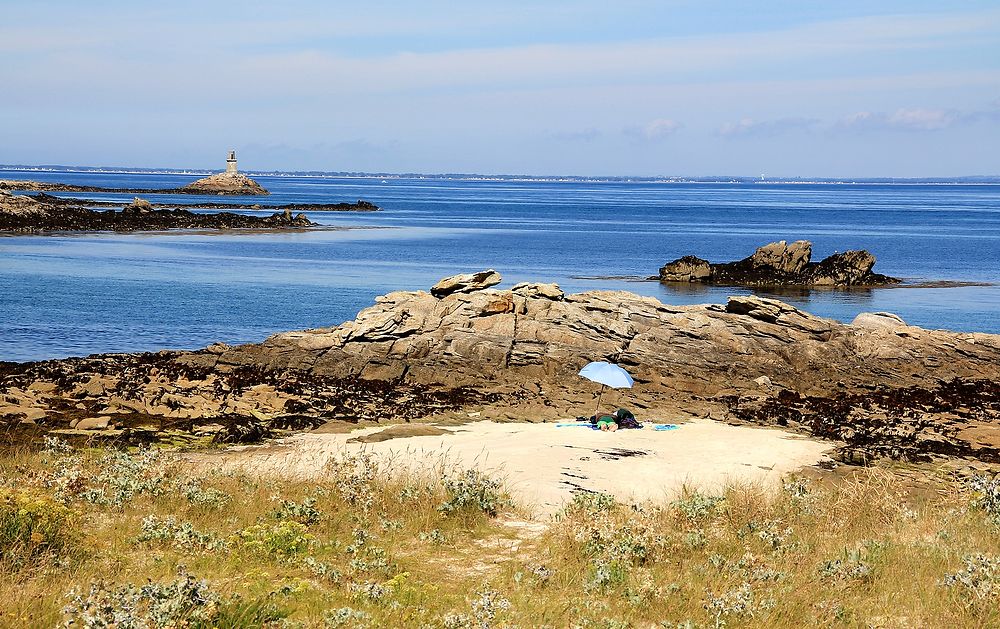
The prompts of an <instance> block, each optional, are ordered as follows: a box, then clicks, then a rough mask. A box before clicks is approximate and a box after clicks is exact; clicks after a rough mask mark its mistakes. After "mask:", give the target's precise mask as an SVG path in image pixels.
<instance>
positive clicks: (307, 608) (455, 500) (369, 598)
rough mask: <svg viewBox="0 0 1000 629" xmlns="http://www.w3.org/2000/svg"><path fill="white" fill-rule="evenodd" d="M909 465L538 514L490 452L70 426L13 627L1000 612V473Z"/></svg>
mask: <svg viewBox="0 0 1000 629" xmlns="http://www.w3.org/2000/svg"><path fill="white" fill-rule="evenodd" d="M991 483H992V484H991ZM903 487H904V483H903V482H902V481H901V478H900V476H899V475H898V474H897V473H895V472H894V471H893V470H891V469H888V468H880V467H873V468H862V469H858V470H856V471H855V472H854V473H852V474H848V475H846V477H844V478H840V479H838V480H836V481H833V480H831V481H829V482H823V483H818V482H807V481H805V480H802V479H789V480H788V482H786V484H785V487H784V489H783V490H781V491H777V492H775V491H767V490H764V489H763V488H760V487H755V486H751V485H734V486H731V487H728V488H727V489H726V490H725V491H724V492H723V493H721V494H720V495H705V494H702V493H698V492H696V491H689V492H687V493H686V494H685V495H683V496H681V497H680V498H678V499H677V500H676V501H675V502H673V503H669V504H659V505H654V504H644V505H628V504H621V503H619V502H617V501H615V500H614V499H612V498H611V497H609V496H606V495H595V494H582V495H579V496H578V497H577V499H576V500H575V501H574V502H573V503H572V504H571V505H568V506H567V508H566V509H565V510H564V512H562V513H561V514H560V515H559V517H558V518H556V519H555V520H554V521H553V522H551V524H550V526H548V527H547V528H545V529H544V530H543V531H542V532H540V533H539V532H536V533H528V532H525V531H531V530H534V529H531V528H530V527H517V526H513V524H517V522H516V520H517V519H518V518H519V517H521V515H522V514H521V513H520V512H519V511H518V510H517V508H516V507H515V506H513V505H512V503H511V502H510V500H509V496H507V495H505V494H504V492H503V489H502V487H501V485H500V484H499V483H498V482H497V481H496V480H494V479H491V478H489V477H487V476H484V475H482V474H479V473H477V472H469V471H458V472H456V473H454V474H451V475H449V476H447V477H442V478H416V477H406V476H399V475H398V474H395V473H392V472H390V471H389V470H387V469H383V468H380V466H379V465H378V463H377V462H376V461H375V460H374V459H371V458H369V457H366V456H364V455H361V456H357V457H353V458H345V459H341V460H339V461H337V462H335V463H334V464H332V465H330V466H329V467H328V468H327V469H326V470H325V474H324V476H323V478H322V479H321V480H320V481H318V482H310V483H304V482H295V481H280V480H274V479H267V478H261V477H250V476H240V475H215V474H212V473H209V472H204V473H196V472H194V471H193V470H191V469H190V468H189V467H185V466H184V465H181V464H179V463H178V462H177V461H176V460H175V459H174V458H173V456H172V455H171V454H170V453H159V452H153V451H132V452H108V451H104V450H100V449H94V450H72V449H68V448H65V447H63V446H61V445H60V444H57V443H54V442H53V443H50V444H49V448H48V449H47V450H45V451H42V452H28V451H24V452H20V453H18V454H16V455H14V456H12V457H9V458H6V459H4V460H3V461H2V462H0V601H3V604H2V605H0V626H3V627H56V626H70V627H104V626H111V625H113V626H116V627H119V628H126V627H168V626H170V627H246V626H268V627H323V628H325V627H390V626H391V627H428V628H431V627H439V628H445V627H453V628H459V627H469V628H471V627H476V628H480V629H484V628H493V627H514V626H518V627H539V626H549V627H603V628H609V629H610V628H624V627H637V628H639V627H642V628H645V627H670V628H676V627H723V626H725V627H803V626H809V627H922V626H928V627H929V626H935V627H938V626H949V627H990V626H998V625H1000V611H998V610H1000V530H998V526H1000V518H998V512H1000V507H998V506H997V505H998V504H1000V503H998V501H997V499H996V495H997V485H996V483H995V482H993V481H991V480H990V479H988V478H983V477H980V478H979V479H974V480H973V482H971V483H968V484H963V483H959V482H958V481H942V485H941V486H940V487H939V488H938V489H940V491H928V492H922V493H919V494H916V493H914V492H910V491H904V489H903ZM102 622H103V623H104V624H101V623H102Z"/></svg>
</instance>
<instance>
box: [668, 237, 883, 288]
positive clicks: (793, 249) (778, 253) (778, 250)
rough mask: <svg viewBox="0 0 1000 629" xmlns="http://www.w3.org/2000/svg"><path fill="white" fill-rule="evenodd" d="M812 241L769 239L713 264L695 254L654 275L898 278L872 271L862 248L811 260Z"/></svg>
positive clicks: (779, 280)
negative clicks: (737, 256) (750, 252)
mask: <svg viewBox="0 0 1000 629" xmlns="http://www.w3.org/2000/svg"><path fill="white" fill-rule="evenodd" d="M811 257H812V243H810V242H809V241H808V240H797V241H795V242H793V243H791V244H788V243H786V242H785V241H784V240H781V241H778V242H772V243H770V244H767V245H764V246H763V247H760V248H758V249H757V251H755V252H754V254H753V255H752V256H750V257H748V258H744V259H742V260H739V261H737V262H726V263H720V264H712V263H711V262H709V261H708V260H702V259H701V258H698V257H695V256H684V257H683V258H679V259H677V260H674V261H673V262H668V263H667V264H666V265H664V266H663V267H662V268H661V269H660V274H659V276H658V277H657V279H659V280H660V281H661V282H697V283H702V284H719V285H725V286H829V287H849V286H882V285H887V284H897V283H899V282H900V280H899V279H897V278H895V277H889V276H887V275H880V274H878V273H872V267H874V266H875V256H873V255H872V254H871V253H869V252H867V251H864V250H861V251H845V252H844V253H835V254H833V255H831V256H829V257H827V258H824V259H823V260H821V261H820V262H811V261H810V258H811Z"/></svg>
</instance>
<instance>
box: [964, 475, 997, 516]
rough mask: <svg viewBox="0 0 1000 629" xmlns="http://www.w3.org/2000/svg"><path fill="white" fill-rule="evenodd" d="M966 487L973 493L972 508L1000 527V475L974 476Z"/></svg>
mask: <svg viewBox="0 0 1000 629" xmlns="http://www.w3.org/2000/svg"><path fill="white" fill-rule="evenodd" d="M968 486H969V489H971V490H972V491H973V492H974V495H973V498H972V507H973V508H974V509H978V510H979V511H982V512H983V513H984V514H985V515H986V517H988V518H989V519H990V520H992V521H993V523H994V524H996V525H997V526H1000V474H997V475H996V476H990V475H989V474H976V475H975V476H973V477H972V478H970V479H969V481H968Z"/></svg>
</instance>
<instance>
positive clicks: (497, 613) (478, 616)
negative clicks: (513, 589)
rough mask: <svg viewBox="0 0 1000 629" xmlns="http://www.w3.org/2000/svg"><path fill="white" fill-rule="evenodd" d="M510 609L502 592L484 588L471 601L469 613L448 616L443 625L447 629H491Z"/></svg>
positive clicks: (508, 602)
mask: <svg viewBox="0 0 1000 629" xmlns="http://www.w3.org/2000/svg"><path fill="white" fill-rule="evenodd" d="M510 607H511V605H510V601H509V600H507V599H506V598H504V596H503V595H502V594H501V593H500V592H498V591H497V590H494V589H492V588H490V587H488V586H483V587H481V588H480V589H479V590H477V591H476V593H475V595H474V598H473V599H472V600H471V601H469V613H460V614H448V615H447V616H445V617H444V618H443V619H442V625H444V627H445V629H491V628H492V627H495V626H496V625H495V624H494V623H496V621H497V620H498V619H499V618H502V617H503V616H504V615H505V614H507V612H508V611H509V610H510Z"/></svg>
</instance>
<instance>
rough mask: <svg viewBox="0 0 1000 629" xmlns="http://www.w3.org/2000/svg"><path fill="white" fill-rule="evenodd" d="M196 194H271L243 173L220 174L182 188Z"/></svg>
mask: <svg viewBox="0 0 1000 629" xmlns="http://www.w3.org/2000/svg"><path fill="white" fill-rule="evenodd" d="M181 190H185V191H187V192H191V193H195V194H231V195H250V196H264V195H268V194H271V193H270V192H268V191H267V190H265V189H264V188H263V186H261V185H260V184H259V183H257V182H256V181H254V180H253V179H251V178H250V177H247V176H246V175H244V174H241V173H228V172H227V173H218V174H215V175H209V176H208V177H203V178H201V179H199V180H198V181H193V182H191V183H189V184H188V185H186V186H184V187H183V188H181Z"/></svg>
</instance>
